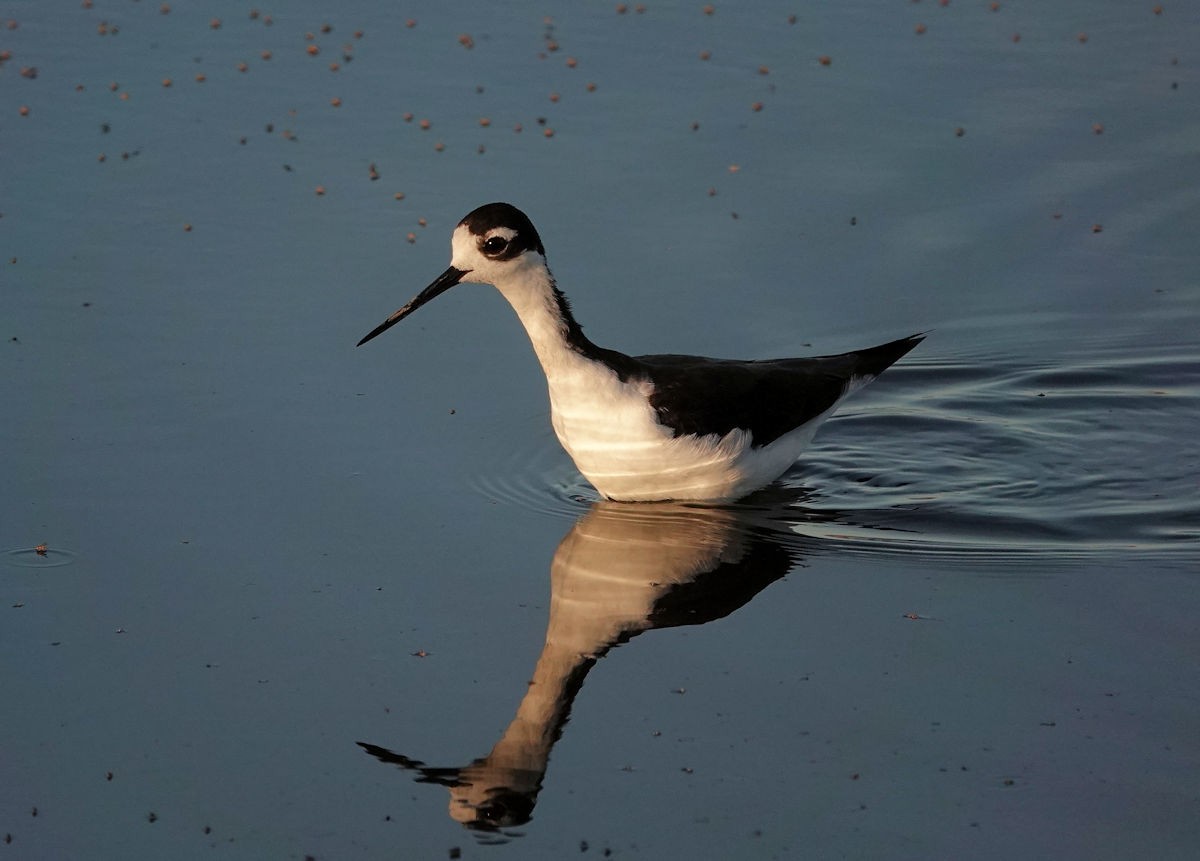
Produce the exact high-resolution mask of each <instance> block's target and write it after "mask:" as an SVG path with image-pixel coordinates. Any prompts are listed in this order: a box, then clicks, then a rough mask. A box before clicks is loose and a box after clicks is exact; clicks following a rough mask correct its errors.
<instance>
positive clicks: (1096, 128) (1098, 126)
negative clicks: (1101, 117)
mask: <svg viewBox="0 0 1200 861" xmlns="http://www.w3.org/2000/svg"><path fill="white" fill-rule="evenodd" d="M1092 134H1097V135H1102V134H1104V123H1092Z"/></svg>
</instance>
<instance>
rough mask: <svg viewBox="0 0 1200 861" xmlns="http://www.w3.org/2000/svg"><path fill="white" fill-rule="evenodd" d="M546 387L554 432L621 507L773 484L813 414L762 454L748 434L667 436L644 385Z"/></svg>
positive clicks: (811, 427) (719, 497)
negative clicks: (752, 445)
mask: <svg viewBox="0 0 1200 861" xmlns="http://www.w3.org/2000/svg"><path fill="white" fill-rule="evenodd" d="M586 383H587V385H586V386H584V385H578V384H575V381H560V382H559V383H558V384H552V385H551V386H550V416H551V421H552V422H553V425H554V432H555V433H556V434H557V435H558V439H559V442H561V443H562V446H563V448H565V449H566V450H567V454H569V455H570V456H571V459H572V460H574V461H575V465H576V466H577V467H578V468H579V471H580V472H581V473H583V475H584V477H585V478H586V479H587V480H588V481H590V482H591V483H592V485H593V486H594V487H595V488H596V490H598V491H599V492H600V493H601V494H602V495H603V496H605V497H606V498H608V499H615V500H620V501H624V502H653V501H659V500H668V499H673V500H693V501H706V502H730V501H733V500H735V499H738V498H740V497H742V496H745V495H746V494H747V493H750V492H751V491H753V490H756V489H758V488H760V487H763V486H764V485H766V484H769V483H770V482H772V481H774V480H775V479H776V478H778V477H779V476H780V475H782V474H783V473H784V472H786V471H787V469H788V468H789V467H790V466H791V465H792V464H793V463H794V462H795V461H796V458H797V457H798V456H799V454H800V452H801V451H802V450H803V449H804V448H805V447H806V446H807V445H808V444H809V442H811V441H812V438H813V435H814V434H815V433H816V430H817V426H818V425H819V424H820V423H821V422H822V421H823V420H824V419H825V418H826V417H827V416H828V415H829V413H831V412H832V409H831V410H829V411H828V412H826V413H824V414H822V415H821V416H818V417H817V418H816V419H814V420H813V421H810V422H808V423H806V424H805V425H803V426H802V427H800V428H797V429H796V430H794V431H791V432H790V433H787V434H785V435H783V436H782V437H780V438H779V439H776V440H775V441H773V442H772V443H771V444H770V445H768V446H764V447H762V448H758V449H755V448H752V447H751V442H752V437H751V434H750V432H749V431H745V430H733V431H730V432H729V433H728V434H726V435H725V436H723V437H721V436H718V435H716V434H711V435H709V436H706V437H696V436H682V437H676V436H673V434H672V432H671V430H670V429H669V428H665V427H663V426H662V425H660V424H659V423H658V422H657V420H656V418H655V413H654V410H653V408H652V407H651V406H650V402H649V400H648V396H649V394H650V384H649V383H622V382H620V380H618V379H617V377H616V375H615V374H614V375H612V377H611V379H609V380H599V381H598V380H596V378H595V377H591V378H590V379H588V380H587V381H586Z"/></svg>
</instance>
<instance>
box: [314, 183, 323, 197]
mask: <svg viewBox="0 0 1200 861" xmlns="http://www.w3.org/2000/svg"><path fill="white" fill-rule="evenodd" d="M314 191H316V193H317V197H320V196H321V195H323V194H324V193H325V186H323V185H318V186H317V187H316V188H315V189H314Z"/></svg>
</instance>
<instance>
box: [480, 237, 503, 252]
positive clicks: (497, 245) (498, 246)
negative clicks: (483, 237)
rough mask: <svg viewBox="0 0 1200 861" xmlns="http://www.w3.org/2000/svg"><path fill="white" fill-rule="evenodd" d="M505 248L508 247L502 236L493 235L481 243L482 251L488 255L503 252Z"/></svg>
mask: <svg viewBox="0 0 1200 861" xmlns="http://www.w3.org/2000/svg"><path fill="white" fill-rule="evenodd" d="M506 248H508V240H507V239H505V238H504V237H503V236H493V237H491V238H490V239H488V240H487V241H486V242H484V243H483V253H484V254H486V255H487V256H488V257H495V256H497V255H498V254H503V253H504V249H506Z"/></svg>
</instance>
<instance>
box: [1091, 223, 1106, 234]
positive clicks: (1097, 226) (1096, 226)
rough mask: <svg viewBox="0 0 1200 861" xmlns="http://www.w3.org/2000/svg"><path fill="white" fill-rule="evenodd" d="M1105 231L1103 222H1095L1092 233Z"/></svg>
mask: <svg viewBox="0 0 1200 861" xmlns="http://www.w3.org/2000/svg"><path fill="white" fill-rule="evenodd" d="M1103 231H1104V225H1103V224H1093V225H1092V233H1101V232H1103Z"/></svg>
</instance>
